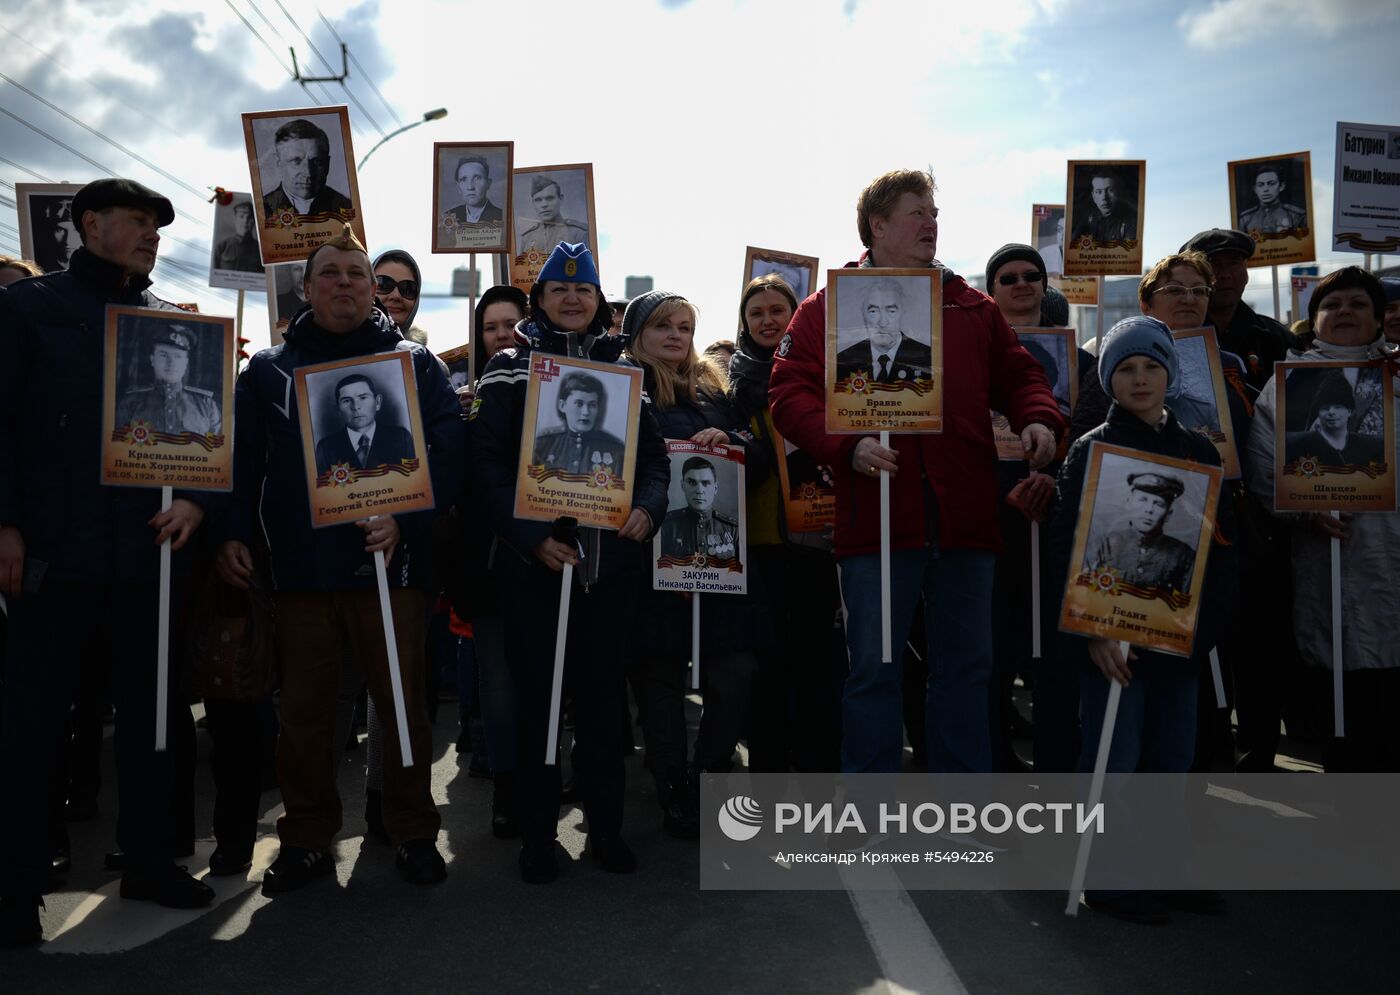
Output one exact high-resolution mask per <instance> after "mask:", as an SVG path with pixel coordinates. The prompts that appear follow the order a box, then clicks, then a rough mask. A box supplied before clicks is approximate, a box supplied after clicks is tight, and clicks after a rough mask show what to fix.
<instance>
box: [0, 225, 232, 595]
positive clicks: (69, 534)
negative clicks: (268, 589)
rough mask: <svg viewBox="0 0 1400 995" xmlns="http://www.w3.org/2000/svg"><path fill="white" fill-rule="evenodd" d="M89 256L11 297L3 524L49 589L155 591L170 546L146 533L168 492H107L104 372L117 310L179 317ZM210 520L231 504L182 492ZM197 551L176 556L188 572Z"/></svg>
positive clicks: (0, 403)
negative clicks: (111, 310) (211, 512)
mask: <svg viewBox="0 0 1400 995" xmlns="http://www.w3.org/2000/svg"><path fill="white" fill-rule="evenodd" d="M150 285H151V281H150V280H148V279H146V278H145V277H127V276H126V274H125V273H124V271H123V270H122V269H121V268H120V267H118V266H115V265H113V264H112V263H109V262H107V261H106V260H104V259H101V258H99V257H98V256H95V255H93V254H92V253H91V252H89V251H88V250H87V249H79V250H78V251H77V252H76V253H74V254H73V259H72V262H71V264H70V266H69V268H68V269H67V270H66V271H65V272H62V273H53V274H50V275H49V276H40V277H35V278H33V279H30V280H20V281H18V282H16V283H12V284H10V285H9V286H8V287H6V288H4V289H3V290H0V525H13V526H17V527H18V528H19V530H20V534H21V535H22V536H23V538H24V544H25V558H26V561H27V562H28V563H30V564H38V563H40V562H42V563H45V564H47V573H46V574H45V577H46V579H48V580H56V581H66V582H79V583H94V584H103V583H111V582H114V581H128V582H131V581H141V582H150V581H154V580H155V579H156V578H157V577H158V576H159V570H160V547H159V546H157V545H156V544H155V541H154V540H155V531H154V530H153V529H152V528H151V526H149V525H147V524H146V523H147V522H148V521H149V520H150V518H151V516H153V515H155V514H156V513H158V512H159V511H160V488H158V487H156V488H145V487H104V486H103V485H102V484H101V483H100V480H101V476H102V370H103V354H104V342H105V338H106V332H105V328H106V310H107V305H109V304H118V305H125V306H128V307H145V308H154V309H156V310H161V311H173V310H176V308H175V305H173V304H170V303H168V302H166V301H163V300H161V299H160V298H158V297H156V296H154V295H153V294H151V293H150V291H149V290H148V289H147V288H149V287H150ZM175 496H176V497H179V498H185V499H188V500H191V501H194V502H196V503H197V504H199V505H200V506H201V507H204V508H206V509H208V508H209V507H211V506H213V505H216V504H218V503H219V502H220V501H221V499H222V495H216V494H212V493H210V492H207V491H176V493H175ZM187 556H188V547H187V548H186V550H182V551H181V552H179V553H176V554H175V557H176V561H175V569H176V571H177V572H180V571H181V570H182V568H183V567H184V561H185V559H186V557H187Z"/></svg>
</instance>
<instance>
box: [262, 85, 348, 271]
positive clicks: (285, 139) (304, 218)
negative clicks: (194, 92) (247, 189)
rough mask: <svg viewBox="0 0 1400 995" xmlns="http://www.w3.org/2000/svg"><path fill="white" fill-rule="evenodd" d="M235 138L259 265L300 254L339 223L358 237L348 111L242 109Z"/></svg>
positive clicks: (325, 237) (338, 228) (335, 230)
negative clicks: (248, 184)
mask: <svg viewBox="0 0 1400 995" xmlns="http://www.w3.org/2000/svg"><path fill="white" fill-rule="evenodd" d="M243 139H244V142H245V144H246V146H247V150H248V170H249V172H250V173H251V174H252V177H253V209H254V210H255V211H256V212H257V218H258V242H259V244H260V245H261V247H262V260H263V262H264V263H265V264H266V263H285V262H290V261H291V260H293V259H305V258H306V257H307V256H309V255H311V250H312V249H314V248H316V246H318V245H320V244H321V243H322V242H328V241H330V240H331V239H333V238H335V237H336V236H338V235H339V234H340V233H341V231H342V229H343V228H344V226H345V225H346V224H347V223H348V224H349V225H350V228H351V230H352V231H354V233H355V237H356V238H358V239H359V240H360V241H361V242H362V243H363V242H364V241H365V223H364V212H363V211H362V210H361V209H360V185H359V180H358V179H356V176H355V151H354V149H353V148H352V147H351V143H350V112H349V109H348V108H346V107H345V106H344V105H341V106H338V107H303V108H300V109H293V110H282V111H257V112H250V113H246V114H244V115H243Z"/></svg>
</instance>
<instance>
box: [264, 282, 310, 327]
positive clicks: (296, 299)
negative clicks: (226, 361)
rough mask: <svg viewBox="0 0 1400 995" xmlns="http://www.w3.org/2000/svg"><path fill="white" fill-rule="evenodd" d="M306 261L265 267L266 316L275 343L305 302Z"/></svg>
mask: <svg viewBox="0 0 1400 995" xmlns="http://www.w3.org/2000/svg"><path fill="white" fill-rule="evenodd" d="M305 277H306V263H304V262H292V263H278V264H277V265H275V266H269V267H267V280H266V284H265V286H266V288H267V316H268V321H269V323H270V324H271V326H272V327H271V330H272V332H273V337H272V341H273V344H274V345H275V344H276V343H277V342H280V341H281V333H282V330H283V329H285V328H286V327H287V325H288V323H289V322H291V320H292V316H293V315H295V314H296V313H297V312H298V311H300V310H301V308H302V306H303V305H304V304H306V282H305Z"/></svg>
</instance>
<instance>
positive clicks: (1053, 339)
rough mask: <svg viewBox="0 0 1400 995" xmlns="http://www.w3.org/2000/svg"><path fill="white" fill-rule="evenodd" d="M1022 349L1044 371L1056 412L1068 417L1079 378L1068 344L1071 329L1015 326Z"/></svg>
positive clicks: (1075, 395)
mask: <svg viewBox="0 0 1400 995" xmlns="http://www.w3.org/2000/svg"><path fill="white" fill-rule="evenodd" d="M1016 335H1017V337H1018V338H1019V339H1020V340H1021V345H1022V346H1024V347H1025V350H1026V351H1027V352H1028V353H1030V354H1031V355H1032V356H1034V357H1035V359H1036V362H1038V363H1040V368H1041V369H1042V370H1044V371H1045V379H1046V380H1048V381H1049V383H1050V392H1051V393H1052V394H1054V395H1055V401H1056V403H1058V404H1059V406H1060V414H1062V415H1064V416H1065V417H1069V414H1070V411H1071V409H1072V408H1073V406H1074V402H1075V400H1076V399H1077V393H1078V386H1079V378H1078V369H1077V366H1078V364H1077V363H1076V362H1075V359H1077V358H1078V355H1077V353H1074V352H1073V345H1072V344H1071V336H1072V335H1073V333H1072V332H1066V331H1061V330H1053V329H1046V330H1045V331H1044V332H1038V331H1035V330H1034V329H1030V328H1018V329H1016ZM1072 357H1073V358H1072Z"/></svg>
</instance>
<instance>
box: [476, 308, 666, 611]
mask: <svg viewBox="0 0 1400 995" xmlns="http://www.w3.org/2000/svg"><path fill="white" fill-rule="evenodd" d="M515 339H516V344H515V346H514V347H513V348H510V349H503V350H501V351H500V352H498V353H497V354H496V355H495V356H492V357H491V361H490V362H489V363H487V364H486V370H485V372H484V373H482V375H481V379H480V380H479V381H478V382H477V385H476V400H475V401H473V402H472V413H471V415H470V419H469V420H470V425H469V426H468V433H467V439H468V451H469V453H470V458H471V464H472V468H473V470H474V472H475V473H477V474H479V475H480V477H479V479H478V480H477V481H474V482H473V488H474V490H475V491H476V493H475V494H474V495H473V499H472V502H470V504H471V505H472V506H474V507H475V508H476V509H479V511H477V512H476V514H475V516H474V517H473V519H472V521H473V523H474V524H475V523H480V524H481V525H484V526H485V527H486V528H489V529H490V530H491V531H492V532H493V533H494V534H495V536H496V538H497V539H498V540H500V541H499V542H497V543H495V548H494V549H493V551H492V561H493V563H500V562H502V557H503V556H504V557H506V558H508V559H512V560H514V565H515V566H516V567H519V566H528V565H530V564H533V563H535V562H536V561H535V558H534V551H535V548H536V547H537V546H539V544H540V543H542V542H544V540H545V539H548V538H549V537H550V534H551V532H552V530H553V523H551V522H542V521H534V520H531V519H525V518H516V517H515V480H516V472H517V469H518V467H519V460H520V444H521V440H520V437H521V435H522V434H523V432H524V424H525V391H526V387H527V385H528V383H529V379H530V357H531V355H532V354H534V353H535V352H545V353H549V354H551V355H555V356H573V357H575V358H579V359H589V360H593V361H594V362H600V363H617V364H618V365H619V366H630V365H631V364H630V363H628V362H627V361H626V360H623V359H621V355H622V347H623V343H622V341H621V339H619V338H612V337H607V336H598V335H591V334H585V335H573V334H566V333H564V332H561V331H557V330H555V329H553V328H548V327H546V326H545V325H544V324H543V323H540V322H536V321H523V322H521V323H520V325H519V326H517V328H516V330H515ZM642 401H643V403H642V408H641V411H640V412H639V414H638V418H639V425H638V440H637V462H636V467H635V469H634V470H633V478H634V479H633V484H632V506H633V507H634V508H641V509H642V510H643V511H645V512H646V513H647V515H648V516H649V517H650V518H651V525H652V529H651V533H650V534H649V535H648V536H647V542H646V543H636V542H631V541H627V540H622V539H619V538H618V537H617V533H616V532H615V531H612V530H610V529H581V530H580V533H581V535H582V540H583V542H584V546H585V549H586V551H587V552H586V557H585V560H584V562H583V563H581V564H580V565H579V567H578V568H577V569H576V570H575V571H574V577H575V579H576V580H577V581H578V582H579V583H581V584H583V585H585V586H588V585H590V584H592V583H594V582H595V581H598V580H606V579H608V578H611V577H615V576H618V575H619V574H621V573H623V572H628V571H633V570H637V569H640V568H641V567H642V566H643V564H644V563H645V554H644V549H649V548H650V540H651V537H652V536H653V535H655V534H656V531H657V530H658V529H659V528H661V522H662V520H663V519H664V518H665V517H666V491H667V488H668V487H669V485H670V481H671V468H670V459H669V457H668V456H667V455H666V443H665V441H664V440H663V439H662V436H661V432H660V430H659V429H658V428H657V426H656V418H655V417H654V415H653V413H652V405H651V402H650V400H649V398H647V397H646V395H645V394H644V395H643V398H642ZM502 545H504V546H505V547H506V548H505V549H504V550H503V549H502V548H501V547H502Z"/></svg>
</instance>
